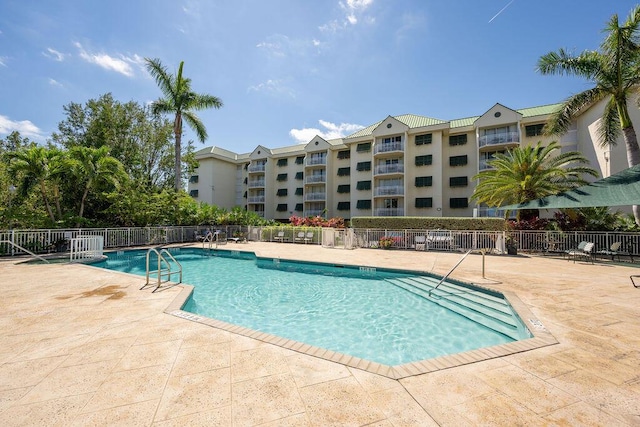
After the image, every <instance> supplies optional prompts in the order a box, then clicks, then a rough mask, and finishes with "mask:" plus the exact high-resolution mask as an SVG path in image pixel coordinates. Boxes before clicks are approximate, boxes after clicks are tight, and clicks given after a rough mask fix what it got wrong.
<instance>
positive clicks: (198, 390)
mask: <svg viewBox="0 0 640 427" xmlns="http://www.w3.org/2000/svg"><path fill="white" fill-rule="evenodd" d="M230 377H231V373H230V370H229V368H224V369H216V370H212V371H207V372H199V373H194V374H190V375H182V376H176V377H171V378H169V381H168V382H167V385H166V387H165V389H164V393H163V395H162V400H161V402H160V406H159V408H158V413H157V415H156V420H158V421H159V420H167V419H171V418H176V417H181V416H184V415H191V414H195V413H198V412H202V411H205V410H210V409H213V408H219V407H225V406H229V405H230V404H231V382H230V381H231V378H230Z"/></svg>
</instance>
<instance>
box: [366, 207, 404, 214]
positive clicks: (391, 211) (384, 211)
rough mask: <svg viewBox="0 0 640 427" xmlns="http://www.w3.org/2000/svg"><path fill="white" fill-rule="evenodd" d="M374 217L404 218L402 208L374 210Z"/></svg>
mask: <svg viewBox="0 0 640 427" xmlns="http://www.w3.org/2000/svg"><path fill="white" fill-rule="evenodd" d="M373 215H374V216H404V209H403V208H376V209H375V210H374V211H373Z"/></svg>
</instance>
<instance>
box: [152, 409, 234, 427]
mask: <svg viewBox="0 0 640 427" xmlns="http://www.w3.org/2000/svg"><path fill="white" fill-rule="evenodd" d="M232 425H233V421H232V417H231V405H227V406H223V407H220V408H215V409H211V410H210V409H208V408H206V411H203V412H197V413H195V414H189V415H185V416H182V417H176V418H172V419H170V420H164V421H156V422H154V423H153V427H184V426H189V427H228V426H232Z"/></svg>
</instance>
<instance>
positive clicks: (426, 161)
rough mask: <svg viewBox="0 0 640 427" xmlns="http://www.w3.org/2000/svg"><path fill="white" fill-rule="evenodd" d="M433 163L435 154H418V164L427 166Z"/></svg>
mask: <svg viewBox="0 0 640 427" xmlns="http://www.w3.org/2000/svg"><path fill="white" fill-rule="evenodd" d="M431 163H433V155H431V154H427V155H426V156H416V166H425V165H430V164H431Z"/></svg>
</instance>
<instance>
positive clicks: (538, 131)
mask: <svg viewBox="0 0 640 427" xmlns="http://www.w3.org/2000/svg"><path fill="white" fill-rule="evenodd" d="M543 128H544V123H541V124H539V125H530V126H525V127H524V131H525V134H526V135H527V136H540V135H542V129H543Z"/></svg>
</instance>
